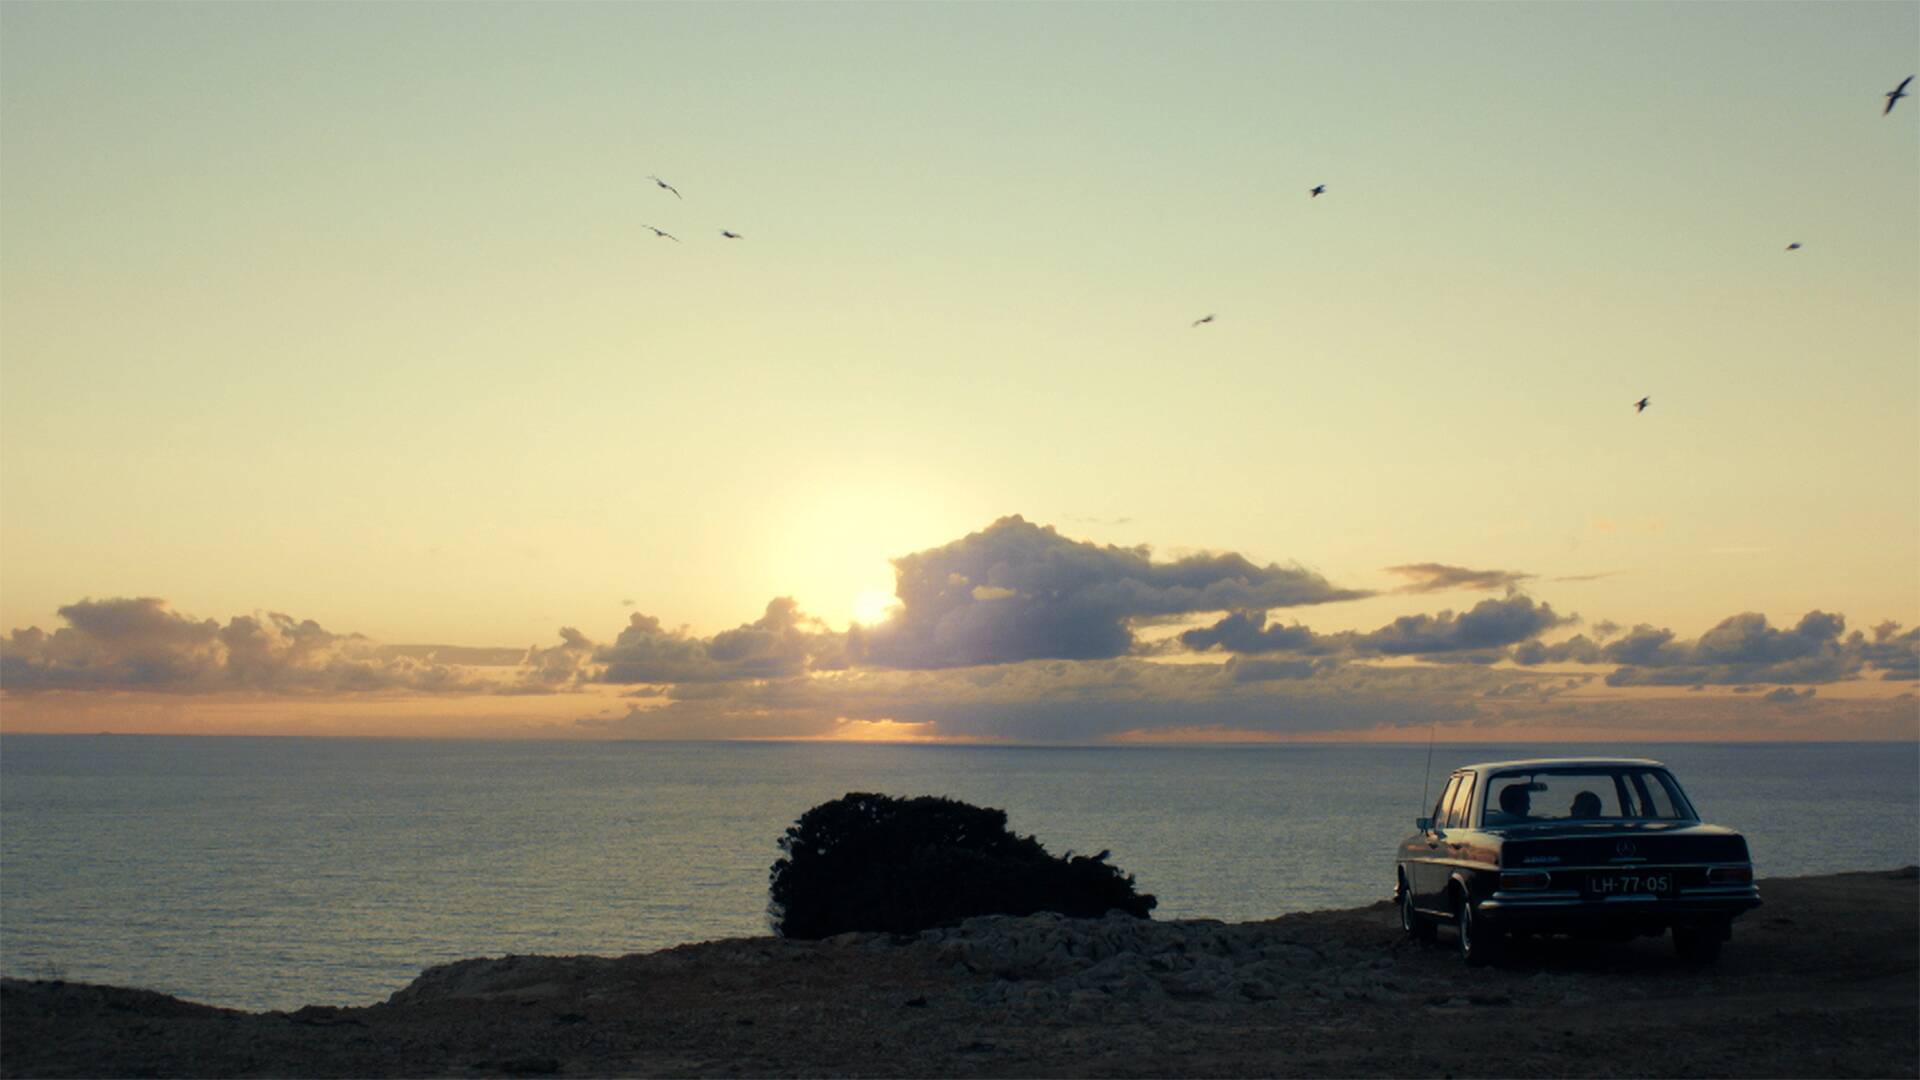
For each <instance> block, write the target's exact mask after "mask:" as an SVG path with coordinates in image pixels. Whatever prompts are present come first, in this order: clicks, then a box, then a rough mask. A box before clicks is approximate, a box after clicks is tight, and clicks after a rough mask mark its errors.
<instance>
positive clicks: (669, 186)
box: [647, 176, 681, 199]
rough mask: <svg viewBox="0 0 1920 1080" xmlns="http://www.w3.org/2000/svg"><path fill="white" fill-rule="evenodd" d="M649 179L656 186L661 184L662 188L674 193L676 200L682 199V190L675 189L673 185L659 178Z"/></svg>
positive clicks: (652, 177)
mask: <svg viewBox="0 0 1920 1080" xmlns="http://www.w3.org/2000/svg"><path fill="white" fill-rule="evenodd" d="M647 179H649V180H651V181H653V182H654V183H656V184H659V185H660V186H661V187H663V188H666V189H667V190H668V191H671V192H673V197H674V198H676V199H678V198H681V195H680V189H679V188H677V187H674V186H673V185H672V184H669V183H667V182H666V181H665V180H662V179H660V178H659V177H657V176H649V177H647Z"/></svg>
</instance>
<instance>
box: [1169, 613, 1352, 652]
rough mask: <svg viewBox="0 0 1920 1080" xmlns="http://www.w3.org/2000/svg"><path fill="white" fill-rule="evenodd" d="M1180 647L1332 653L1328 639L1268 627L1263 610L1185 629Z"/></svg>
mask: <svg viewBox="0 0 1920 1080" xmlns="http://www.w3.org/2000/svg"><path fill="white" fill-rule="evenodd" d="M1180 644H1182V645H1184V646H1186V647H1187V648H1189V649H1192V650H1193V651H1194V652H1205V651H1207V650H1208V649H1212V648H1216V647H1218V648H1221V649H1224V650H1226V651H1227V652H1231V653H1247V654H1258V653H1269V652H1320V653H1326V652H1333V651H1335V649H1336V648H1337V646H1335V645H1334V644H1332V642H1331V641H1330V639H1328V638H1324V637H1322V636H1320V635H1319V634H1316V633H1314V632H1313V631H1312V630H1310V629H1308V628H1306V627H1304V626H1300V625H1298V624H1296V625H1293V626H1268V625H1267V613H1266V612H1264V611H1236V612H1234V613H1233V614H1231V615H1228V616H1227V617H1225V618H1223V619H1221V620H1220V621H1219V622H1216V623H1214V624H1213V625H1212V626H1206V627H1201V628H1199V629H1196V630H1188V631H1186V632H1185V633H1183V634H1181V635H1180Z"/></svg>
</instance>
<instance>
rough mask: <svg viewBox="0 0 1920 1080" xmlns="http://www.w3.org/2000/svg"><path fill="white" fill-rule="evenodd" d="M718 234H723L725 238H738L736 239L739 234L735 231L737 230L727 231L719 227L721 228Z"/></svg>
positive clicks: (738, 237)
mask: <svg viewBox="0 0 1920 1080" xmlns="http://www.w3.org/2000/svg"><path fill="white" fill-rule="evenodd" d="M720 235H721V236H724V237H726V238H727V239H729V240H738V239H740V234H739V233H737V232H729V231H727V230H726V229H721V230H720Z"/></svg>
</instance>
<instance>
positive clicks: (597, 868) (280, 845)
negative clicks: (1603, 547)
mask: <svg viewBox="0 0 1920 1080" xmlns="http://www.w3.org/2000/svg"><path fill="white" fill-rule="evenodd" d="M1562 754H1631V755H1644V756H1648V757H1654V758H1657V759H1659V760H1662V761H1665V762H1666V763H1667V764H1669V765H1670V766H1672V767H1673V769H1674V772H1675V773H1676V775H1677V776H1678V777H1679V779H1680V781H1681V784H1682V785H1683V786H1684V787H1685V788H1686V789H1687V791H1688V793H1689V795H1690V796H1691V797H1692V799H1693V802H1694V803H1695V805H1696V807H1697V808H1698V809H1699V810H1700V812H1701V814H1702V816H1704V817H1705V818H1706V819H1707V820H1709V821H1713V822H1716V823H1719V824H1724V825H1729V826H1732V827H1735V828H1738V829H1741V830H1742V831H1744V832H1745V833H1746V835H1747V837H1748V841H1749V844H1750V846H1751V848H1752V852H1753V857H1754V861H1755V864H1756V867H1757V870H1758V872H1759V874H1760V875H1761V876H1762V877H1763V878H1764V877H1769V876H1785V875H1798V874H1815V873H1828V872H1833V871H1839V870H1862V869H1886V868H1892V867H1897V866H1903V865H1907V864H1912V863H1920V744H1914V743H1902V744H1891V745H1889V744H1772V745H1725V744H1713V745H1706V744H1663V745H1658V746H1644V747H1641V746H1632V747H1630V746H1566V745H1556V746H1550V747H1546V746H1538V745H1534V746H1458V745H1442V746H1440V747H1437V748H1435V749H1434V750H1433V755H1432V769H1431V774H1430V775H1431V777H1432V780H1431V781H1429V780H1428V779H1427V777H1428V775H1429V774H1428V772H1427V758H1428V748H1427V747H1425V746H1379V745H1296V746H1262V747H1151V748H1148V747H1124V748H1121V747H1098V748H1089V747H984V746H918V745H857V744H855V745H846V744H834V745H824V744H807V743H645V742H624V743H602V742H504V741H502V742H482V741H439V740H391V739H306V738H238V737H221V738H188V737H170V736H130V735H113V736H51V735H0V973H4V974H7V975H15V976H23V977H30V978H53V977H59V978H66V979H73V980H81V981H86V982H101V983H112V984H116V985H124V986H139V987H145V988H148V989H153V990H159V991H163V992H165V993H169V994H174V995H178V996H180V997H184V998H187V999H189V1000H193V1001H200V1002H205V1003H208V1004H213V1005H225V1006H231V1007H236V1008H245V1009H256V1010H257V1009H292V1008H297V1007H299V1006H301V1005H306V1004H324V1005H365V1004H370V1003H372V1002H375V1001H379V1000H382V999H384V998H385V997H386V996H387V995H389V994H391V993H392V992H393V991H395V990H397V989H399V988H400V987H402V986H404V985H406V984H407V983H408V982H409V981H411V980H412V979H413V978H414V976H416V975H418V974H419V972H420V971H421V969H422V968H424V967H427V966H429V965H432V964H437V963H443V962H446V961H450V960H458V959H463V958H466V957H471V956H499V955H504V954H508V953H543V954H550V955H567V954H592V955H601V956H617V955H621V954H624V953H629V952H635V951H644V950H651V949H658V948H663V947H666V946H671V945H678V944H683V943H687V942H694V941H703V940H710V939H714V938H722V937H739V936H749V935H757V934H765V933H768V932H769V931H768V922H767V915H766V901H767V873H768V869H769V867H770V866H771V864H772V863H773V861H774V860H775V859H776V858H778V857H779V851H778V849H777V848H776V846H775V842H776V841H777V840H778V838H779V837H780V836H781V834H782V833H783V832H784V830H785V829H786V828H787V826H789V825H791V824H792V823H793V822H794V820H795V819H796V818H798V817H799V816H800V814H801V813H803V812H804V811H806V810H807V809H808V808H809V807H811V806H814V805H816V804H818V803H821V802H824V801H826V800H828V799H832V798H836V797H838V796H840V795H843V794H845V793H847V792H849V791H877V792H882V793H886V794H891V795H903V796H911V795H945V796H949V797H952V798H957V799H963V800H965V801H967V802H971V803H976V804H979V805H985V806H994V807H1000V808H1002V809H1005V810H1006V811H1007V813H1008V817H1009V824H1010V825H1011V827H1012V828H1013V829H1014V830H1015V831H1017V832H1020V833H1023V834H1031V835H1034V836H1035V837H1037V838H1038V839H1039V840H1040V842H1041V843H1042V844H1044V845H1045V846H1046V848H1047V850H1049V851H1051V852H1053V853H1055V854H1063V853H1065V852H1067V851H1069V850H1071V851H1074V852H1076V853H1087V854H1090V853H1093V852H1097V851H1100V850H1103V849H1105V850H1109V851H1111V852H1112V855H1111V861H1112V862H1113V863H1114V864H1115V865H1117V866H1119V867H1120V868H1121V869H1123V870H1125V871H1127V872H1129V873H1131V874H1133V875H1135V877H1136V879H1137V884H1138V887H1139V888H1140V889H1141V891H1143V892H1150V893H1153V894H1154V895H1156V896H1157V897H1158V898H1159V901H1160V906H1159V908H1158V909H1157V910H1156V911H1155V913H1154V914H1155V916H1156V917H1157V918H1169V919H1177V918H1215V919H1223V920H1228V921H1242V920H1250V919H1264V918H1270V917H1272V916H1275V915H1281V914H1285V913H1287V912H1292V911H1303V910H1311V909H1318V908H1329V907H1349V906H1355V905H1360V904H1366V903H1370V902H1372V901H1375V900H1379V899H1383V898H1385V897H1386V896H1388V894H1389V893H1390V892H1391V889H1392V882H1393V852H1394V848H1395V845H1396V844H1397V842H1398V841H1399V840H1400V839H1401V838H1402V837H1403V836H1404V835H1406V834H1407V833H1409V832H1411V831H1412V822H1413V819H1414V817H1415V816H1417V815H1418V814H1420V813H1421V812H1422V808H1423V805H1424V803H1425V802H1426V801H1430V800H1431V799H1432V798H1433V796H1434V792H1435V791H1437V789H1438V787H1439V784H1440V782H1441V781H1443V780H1444V779H1445V777H1446V774H1447V771H1448V770H1449V769H1451V768H1452V767H1454V766H1456V765H1460V764H1465V763H1468V762H1472V761H1486V760H1500V759H1506V758H1515V757H1535V756H1549V755H1551V756H1559V755H1562ZM1423 790H1424V791H1425V793H1426V794H1425V796H1424V800H1423V794H1422V793H1423ZM1763 893H1764V886H1763ZM1737 932H1738V931H1737V930H1736V934H1737Z"/></svg>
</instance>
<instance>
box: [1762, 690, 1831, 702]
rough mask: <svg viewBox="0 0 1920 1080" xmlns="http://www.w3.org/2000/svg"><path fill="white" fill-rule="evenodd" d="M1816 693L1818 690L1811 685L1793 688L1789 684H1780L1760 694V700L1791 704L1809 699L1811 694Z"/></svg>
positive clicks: (1811, 696)
mask: <svg viewBox="0 0 1920 1080" xmlns="http://www.w3.org/2000/svg"><path fill="white" fill-rule="evenodd" d="M1817 693H1819V691H1818V690H1815V689H1814V688H1813V687H1811V686H1809V687H1807V688H1806V689H1805V690H1795V689H1794V688H1793V687H1791V686H1781V687H1776V688H1775V689H1772V690H1769V691H1767V692H1766V693H1765V694H1762V695H1760V700H1761V701H1770V702H1773V703H1774V704H1776V705H1793V704H1797V703H1799V702H1802V701H1808V700H1811V699H1812V698H1813V695H1815V694H1817Z"/></svg>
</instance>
